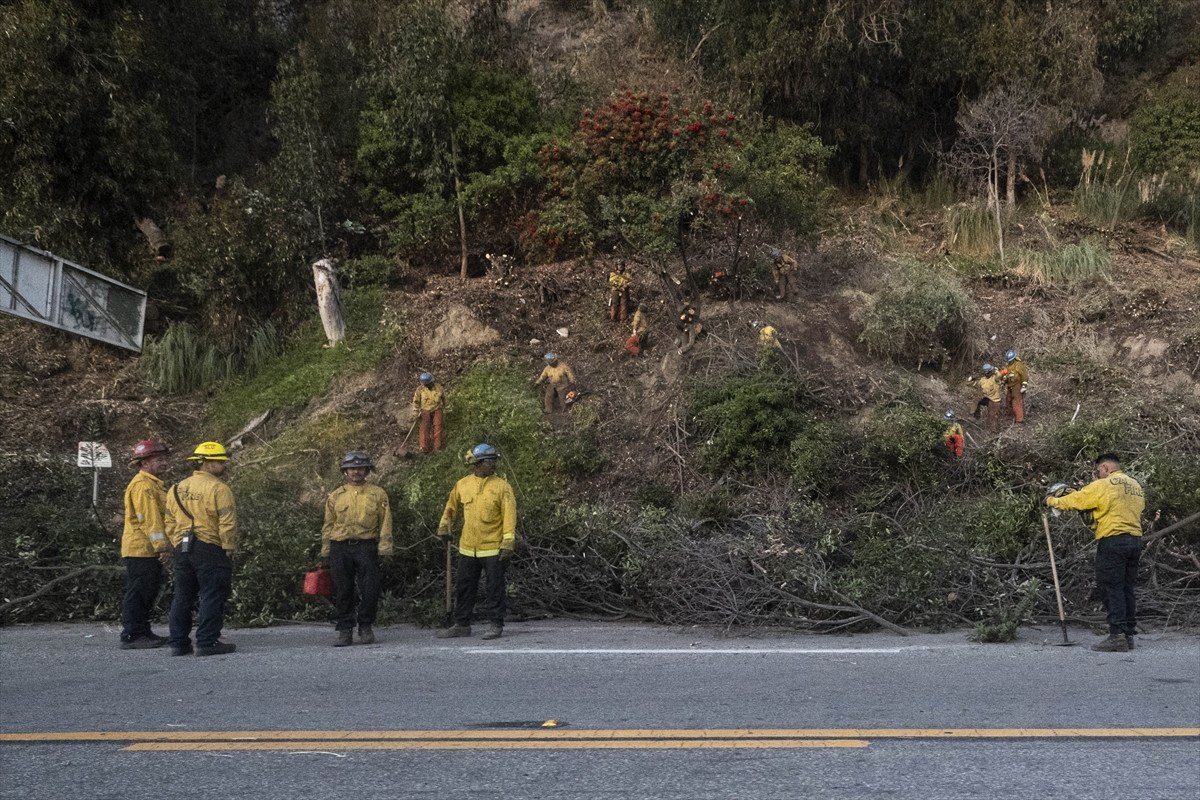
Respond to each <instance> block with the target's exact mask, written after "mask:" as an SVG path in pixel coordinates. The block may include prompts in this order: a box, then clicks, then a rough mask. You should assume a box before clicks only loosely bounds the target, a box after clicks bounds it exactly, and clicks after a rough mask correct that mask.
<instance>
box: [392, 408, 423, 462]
mask: <svg viewBox="0 0 1200 800" xmlns="http://www.w3.org/2000/svg"><path fill="white" fill-rule="evenodd" d="M420 421H421V414H420V412H418V413H417V415H416V416H414V417H413V421H412V425H409V426H408V433H406V434H404V441H403V442H401V443H400V449H399V450H397V451H396V455H397V456H399V457H400V458H408V457H409V456H411V455H412V453H410V452H408V440H409V438H410V437H411V436H412V433H413V431H415V430H416V429H417V423H418V422H420Z"/></svg>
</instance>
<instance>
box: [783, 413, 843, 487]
mask: <svg viewBox="0 0 1200 800" xmlns="http://www.w3.org/2000/svg"><path fill="white" fill-rule="evenodd" d="M846 436H847V433H846V431H844V430H842V429H841V428H840V427H839V426H837V425H834V424H833V423H831V422H827V421H825V420H822V419H820V418H818V417H814V416H808V417H806V418H805V420H804V427H803V429H802V430H801V431H800V432H799V433H798V434H797V435H796V437H795V438H794V439H792V443H791V444H790V445H789V446H788V467H789V469H790V471H791V473H792V483H793V484H794V485H795V486H797V487H806V488H807V487H816V486H825V485H828V483H829V481H830V478H831V474H830V473H831V471H832V468H833V467H834V466H835V463H834V458H835V455H836V453H837V452H838V451H839V450H840V449H841V447H842V444H843V442H844V440H845V438H846Z"/></svg>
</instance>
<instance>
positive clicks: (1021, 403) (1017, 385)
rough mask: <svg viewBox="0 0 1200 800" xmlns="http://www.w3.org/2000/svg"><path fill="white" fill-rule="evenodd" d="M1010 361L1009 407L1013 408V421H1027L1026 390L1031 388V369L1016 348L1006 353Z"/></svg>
mask: <svg viewBox="0 0 1200 800" xmlns="http://www.w3.org/2000/svg"><path fill="white" fill-rule="evenodd" d="M1004 359H1005V360H1006V361H1007V362H1008V366H1007V369H1008V375H1007V376H1006V378H1007V383H1006V386H1005V391H1006V392H1008V407H1009V408H1010V409H1011V410H1012V415H1013V422H1024V421H1025V390H1026V389H1027V388H1029V369H1028V368H1027V367H1026V366H1025V362H1024V361H1022V360H1021V357H1020V356H1019V355H1017V351H1016V350H1009V351H1008V352H1007V353H1005V354H1004Z"/></svg>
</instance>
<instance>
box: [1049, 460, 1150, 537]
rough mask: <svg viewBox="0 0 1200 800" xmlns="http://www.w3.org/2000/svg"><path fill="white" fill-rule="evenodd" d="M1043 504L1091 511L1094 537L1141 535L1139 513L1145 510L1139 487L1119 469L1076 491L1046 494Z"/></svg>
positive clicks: (1072, 509)
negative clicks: (1052, 494) (1060, 494)
mask: <svg viewBox="0 0 1200 800" xmlns="http://www.w3.org/2000/svg"><path fill="white" fill-rule="evenodd" d="M1046 505H1048V506H1050V507H1051V508H1058V509H1061V510H1063V511H1091V512H1092V531H1093V532H1094V533H1095V534H1096V538H1097V539H1103V538H1105V537H1108V536H1119V535H1121V534H1122V533H1130V534H1133V535H1134V536H1141V535H1142V512H1143V511H1145V510H1146V498H1145V495H1144V494H1143V492H1142V486H1141V484H1139V483H1138V482H1137V481H1135V480H1134V479H1133V478H1131V477H1129V476H1128V475H1126V474H1125V473H1124V472H1122V471H1120V470H1117V471H1116V472H1110V473H1109V474H1108V477H1107V478H1100V479H1099V480H1094V481H1092V482H1091V483H1089V484H1088V485H1087V486H1085V487H1083V488H1082V489H1080V490H1079V491H1078V492H1072V493H1071V494H1064V495H1063V496H1062V497H1047V498H1046Z"/></svg>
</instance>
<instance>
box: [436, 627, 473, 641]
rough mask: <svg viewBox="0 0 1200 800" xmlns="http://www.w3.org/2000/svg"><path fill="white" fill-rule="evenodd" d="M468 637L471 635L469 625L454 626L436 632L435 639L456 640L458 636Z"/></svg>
mask: <svg viewBox="0 0 1200 800" xmlns="http://www.w3.org/2000/svg"><path fill="white" fill-rule="evenodd" d="M470 635H471V626H470V625H454V626H452V627H450V628H446V629H445V630H440V631H438V634H437V637H438V638H439V639H457V638H458V637H460V636H470Z"/></svg>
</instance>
